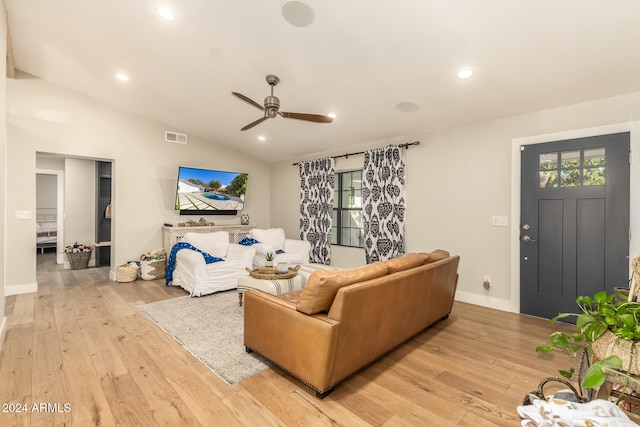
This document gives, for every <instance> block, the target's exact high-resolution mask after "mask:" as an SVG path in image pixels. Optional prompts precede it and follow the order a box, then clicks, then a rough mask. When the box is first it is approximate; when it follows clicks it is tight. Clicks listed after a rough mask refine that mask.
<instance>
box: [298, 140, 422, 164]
mask: <svg viewBox="0 0 640 427" xmlns="http://www.w3.org/2000/svg"><path fill="white" fill-rule="evenodd" d="M411 145H420V141H413V142H405V143H404V144H398V146H399V147H401V148H405V149H407V148H409V146H411ZM364 153H366V151H358V152H357V153H347V154H341V155H339V156H329V157H331V158H332V159H339V158H341V157H345V158H347V159H348V158H349V156H357V155H358V154H364ZM299 164H300V162H296V163H293V166H298V165H299Z"/></svg>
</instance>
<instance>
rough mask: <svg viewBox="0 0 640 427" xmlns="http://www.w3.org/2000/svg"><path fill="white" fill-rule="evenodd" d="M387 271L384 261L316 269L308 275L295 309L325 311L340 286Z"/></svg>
mask: <svg viewBox="0 0 640 427" xmlns="http://www.w3.org/2000/svg"><path fill="white" fill-rule="evenodd" d="M387 272H388V267H387V264H386V263H385V262H375V263H373V264H369V265H366V266H364V267H358V268H351V269H345V270H317V271H315V272H313V273H312V274H311V276H309V279H308V280H307V286H306V287H305V288H304V290H303V292H302V295H301V296H300V302H298V305H297V306H296V309H297V310H298V311H301V312H303V313H306V314H316V313H321V312H323V311H327V310H329V308H331V304H332V303H333V299H334V298H335V296H336V293H337V292H338V289H340V288H341V287H343V286H348V285H351V284H354V283H358V282H364V281H366V280H371V279H375V278H376V277H380V276H384V275H386V274H387Z"/></svg>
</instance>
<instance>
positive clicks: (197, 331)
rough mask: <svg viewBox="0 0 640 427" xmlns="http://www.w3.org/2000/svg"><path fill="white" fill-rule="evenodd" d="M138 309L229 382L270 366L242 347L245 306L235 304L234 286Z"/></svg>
mask: <svg viewBox="0 0 640 427" xmlns="http://www.w3.org/2000/svg"><path fill="white" fill-rule="evenodd" d="M138 309H140V310H141V311H142V312H143V313H144V314H146V315H147V316H148V317H149V318H150V319H151V320H153V321H154V322H155V323H156V324H157V325H158V326H159V327H160V328H162V329H163V330H164V331H165V332H167V333H168V334H169V335H171V336H172V337H173V338H175V340H176V341H178V342H179V343H180V344H182V346H183V347H184V348H186V349H187V350H188V351H189V352H191V354H193V355H194V356H195V357H197V358H198V359H199V360H200V361H201V362H202V363H204V364H205V365H207V366H208V367H209V368H210V369H211V370H212V371H213V372H214V373H215V374H216V375H218V376H219V377H220V378H222V379H223V380H224V381H225V382H226V383H228V384H235V383H237V382H238V381H242V380H243V379H245V378H249V377H250V376H252V375H255V374H258V373H260V372H262V371H264V370H265V369H268V368H269V367H270V366H271V362H269V361H268V360H266V359H264V358H263V357H261V356H260V355H257V354H255V353H247V352H246V351H245V348H244V345H243V333H244V330H243V328H244V307H240V306H239V305H238V293H237V292H236V291H235V290H233V291H227V292H219V293H215V294H211V295H206V296H203V297H193V298H192V297H188V296H186V297H179V298H173V299H168V300H164V301H158V302H154V303H151V304H145V305H141V306H138Z"/></svg>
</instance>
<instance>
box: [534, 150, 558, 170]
mask: <svg viewBox="0 0 640 427" xmlns="http://www.w3.org/2000/svg"><path fill="white" fill-rule="evenodd" d="M539 163H540V170H549V169H557V168H558V153H544V154H540V162H539Z"/></svg>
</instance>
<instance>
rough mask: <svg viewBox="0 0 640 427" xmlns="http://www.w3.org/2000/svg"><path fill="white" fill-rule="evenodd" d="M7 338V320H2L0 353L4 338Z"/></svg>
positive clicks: (0, 325)
mask: <svg viewBox="0 0 640 427" xmlns="http://www.w3.org/2000/svg"><path fill="white" fill-rule="evenodd" d="M6 336H7V318H6V317H3V318H2V323H0V351H2V347H3V346H4V338H5V337H6Z"/></svg>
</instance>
